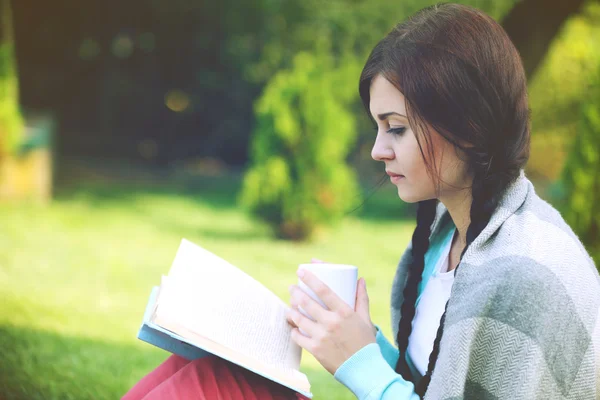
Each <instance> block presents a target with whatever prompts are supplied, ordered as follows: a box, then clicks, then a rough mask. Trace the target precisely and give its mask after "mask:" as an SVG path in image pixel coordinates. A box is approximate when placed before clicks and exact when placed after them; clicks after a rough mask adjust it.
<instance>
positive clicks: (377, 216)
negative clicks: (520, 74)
mask: <svg viewBox="0 0 600 400" xmlns="http://www.w3.org/2000/svg"><path fill="white" fill-rule="evenodd" d="M462 2H463V3H464V4H469V5H472V6H476V7H478V8H481V9H482V10H484V11H485V12H487V13H489V14H490V15H491V16H492V17H493V18H495V19H497V20H498V21H499V22H500V23H502V25H503V26H504V27H505V29H506V30H507V32H508V33H509V35H510V36H511V39H512V40H513V42H514V43H515V45H516V46H517V48H518V49H519V51H520V54H521V57H522V59H523V63H524V66H525V69H526V71H527V78H528V82H529V98H530V107H531V109H532V128H533V129H532V152H531V158H530V162H529V164H528V166H527V174H528V176H529V177H530V178H531V179H532V180H533V181H534V183H535V185H536V190H537V191H538V192H539V193H540V194H541V195H542V197H544V198H545V199H547V200H549V201H550V202H552V203H553V204H554V205H556V206H557V207H558V208H559V209H560V210H561V212H562V213H563V215H564V216H565V218H566V219H567V221H568V222H569V224H570V225H571V226H572V227H573V229H574V230H575V232H576V233H577V234H578V235H579V237H580V238H581V239H582V241H583V242H584V244H585V246H586V248H587V249H588V250H589V251H590V253H591V254H592V255H593V256H594V257H595V260H596V263H597V264H598V263H599V262H600V248H599V247H600V245H599V240H600V239H599V237H598V235H599V224H600V222H599V221H600V208H599V207H598V203H599V202H600V177H599V175H598V174H599V172H598V171H600V117H599V115H600V114H599V110H600V77H599V76H600V39H599V38H600V3H599V2H598V0H569V1H558V0H550V1H548V0H465V1H462ZM431 4H434V2H433V1H429V0H406V1H397V0H394V1H391V0H369V1H366V0H328V1H324V0H303V1H300V0H286V1H283V0H223V1H219V2H198V1H191V0H172V1H169V2H166V1H159V0H128V1H126V2H122V1H117V0H103V1H100V0H89V1H85V2H82V1H75V0H55V1H52V2H40V1H33V0H18V1H16V0H0V12H1V14H0V220H1V221H2V224H0V235H1V237H2V240H1V241H0V298H2V299H3V307H1V308H0V346H1V347H2V348H3V349H4V352H3V357H2V360H0V398H2V399H24V398H26V399H42V398H57V399H59V398H60V399H84V398H86V399H87V398H89V399H92V398H93V399H113V398H118V397H120V395H122V393H123V392H124V391H125V390H126V389H127V388H129V387H130V386H131V385H132V384H133V383H135V382H136V381H137V380H138V379H140V378H141V376H143V375H144V374H145V373H147V372H148V371H149V370H150V369H152V368H153V367H154V366H156V364H157V363H158V362H160V361H161V360H162V359H164V356H165V354H164V352H161V351H160V350H157V349H154V348H152V347H151V346H148V345H144V344H143V343H139V342H138V341H137V340H136V339H135V335H136V333H137V329H138V327H139V321H140V319H141V314H142V310H143V308H144V306H145V304H146V300H147V298H146V296H147V295H148V293H149V290H150V287H151V286H152V285H155V284H156V283H157V281H158V279H159V276H160V274H164V273H166V271H167V270H168V266H169V265H170V263H171V261H172V257H173V255H174V252H175V249H176V246H177V245H178V243H179V240H180V239H181V237H182V236H184V237H187V238H188V239H190V240H192V241H195V242H197V243H199V244H201V245H204V246H206V247H207V248H208V249H210V250H212V251H214V252H215V253H217V254H220V255H222V256H223V257H225V258H227V259H228V260H230V261H231V262H233V263H234V264H236V265H238V266H240V267H241V268H243V269H245V270H246V271H247V272H248V273H250V274H251V275H252V276H255V277H256V278H257V279H259V280H260V281H261V282H263V283H264V284H265V285H266V286H267V287H269V288H270V289H272V290H273V291H274V292H275V293H277V294H278V295H280V296H281V297H282V298H286V296H287V292H286V289H287V286H288V285H289V284H290V283H293V282H294V281H295V275H294V271H295V268H296V266H297V264H298V263H302V262H307V261H308V260H309V259H310V258H311V257H316V258H321V259H325V260H332V261H336V262H342V263H350V264H356V265H359V266H360V267H361V271H363V272H362V273H363V274H364V276H365V277H366V280H367V282H368V287H369V290H370V291H369V293H370V298H371V308H372V310H371V311H372V316H373V319H374V320H375V321H377V322H378V323H379V324H380V326H381V327H382V329H383V330H384V331H385V332H387V333H388V335H389V332H391V328H390V326H389V290H390V287H391V278H392V276H393V270H394V268H393V266H394V265H395V264H396V263H397V261H398V257H399V256H400V254H401V252H402V250H403V249H404V248H405V246H406V244H407V243H408V241H409V240H410V235H411V233H412V229H413V227H414V214H413V211H414V208H413V206H411V205H407V204H403V203H402V202H401V201H399V199H398V198H397V193H396V191H395V189H394V188H393V187H392V186H391V185H385V186H382V187H381V188H379V189H378V190H376V191H373V189H374V188H377V187H378V185H377V182H378V181H379V180H380V178H381V177H382V175H383V168H382V166H381V165H378V163H375V162H373V161H372V160H371V159H370V151H371V146H372V144H373V139H374V133H373V128H372V125H371V122H370V121H369V119H368V117H367V114H366V113H365V110H364V108H363V106H362V104H361V102H360V99H359V97H358V93H357V86H358V76H359V73H360V69H361V67H362V65H363V63H364V61H365V59H366V57H367V55H368V53H369V52H370V50H371V49H372V47H373V46H374V45H375V44H376V42H377V41H378V40H379V39H381V38H382V37H383V36H384V35H385V34H386V33H387V32H388V31H389V30H390V29H391V28H392V27H393V26H394V25H395V24H396V23H398V22H399V21H401V20H402V19H404V18H406V17H407V16H409V15H410V14H412V13H414V12H415V11H417V10H419V9H420V8H423V7H425V6H428V5H431ZM37 200H42V201H41V202H42V203H44V205H42V206H40V205H39V204H38V203H40V202H39V201H37ZM365 200H366V201H365ZM256 217H258V218H256ZM273 234H275V235H273ZM282 239H286V240H282ZM287 239H294V241H290V240H287ZM299 239H304V240H303V241H300V240H299ZM307 239H310V240H307ZM32 277H35V278H32ZM283 282H285V283H283ZM303 368H304V370H305V371H306V372H307V374H308V375H309V377H310V379H311V382H312V383H313V387H314V393H315V396H316V398H326V399H350V398H352V397H351V396H350V394H349V392H348V391H346V390H345V389H344V388H343V387H341V385H340V384H338V383H337V382H335V381H334V380H333V378H332V377H331V376H330V375H329V374H327V373H326V372H324V371H323V370H322V369H321V368H320V367H319V365H318V363H317V362H316V361H315V360H314V359H313V358H312V357H310V356H309V355H307V354H306V353H305V357H304V358H303ZM115 376H116V377H117V378H115Z"/></svg>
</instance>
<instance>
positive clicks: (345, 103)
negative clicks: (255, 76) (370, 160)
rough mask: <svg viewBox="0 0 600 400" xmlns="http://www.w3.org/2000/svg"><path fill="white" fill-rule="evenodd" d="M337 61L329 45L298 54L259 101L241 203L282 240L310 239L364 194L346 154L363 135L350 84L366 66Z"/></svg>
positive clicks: (324, 40)
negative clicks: (359, 133)
mask: <svg viewBox="0 0 600 400" xmlns="http://www.w3.org/2000/svg"><path fill="white" fill-rule="evenodd" d="M325 37H326V36H323V37H321V40H320V41H321V42H326V39H324V38H325ZM338 61H339V63H336V60H335V58H334V57H333V56H332V55H331V50H330V48H329V47H328V46H326V45H325V46H322V47H321V48H320V49H317V50H316V51H315V52H312V53H306V52H301V53H299V54H297V55H296V56H295V57H294V59H293V64H292V67H291V68H289V69H286V70H281V71H279V72H278V73H277V74H276V75H275V76H274V77H273V78H272V79H271V80H270V81H269V83H268V84H267V86H266V88H265V90H264V92H263V94H262V96H261V97H260V98H259V100H258V101H257V103H256V114H257V118H258V121H257V126H256V129H255V132H254V137H253V142H252V148H251V155H250V157H251V160H252V166H251V167H250V169H249V170H248V172H247V174H246V176H245V179H244V185H243V191H242V193H241V202H242V204H244V205H245V206H247V207H248V208H250V209H251V210H252V211H253V212H254V213H255V214H256V215H257V216H258V217H260V218H262V219H263V220H265V221H266V222H267V223H268V224H270V225H271V227H272V228H273V229H274V231H275V233H276V234H277V236H279V237H282V238H288V239H296V240H302V239H307V238H309V237H310V236H311V234H312V233H313V231H314V230H315V228H317V227H319V226H321V225H324V224H328V223H335V222H336V221H338V220H339V219H340V217H341V216H342V215H343V214H344V213H345V212H347V211H349V207H351V206H352V205H353V204H354V203H355V202H356V201H357V200H358V188H357V184H356V178H355V175H354V172H353V170H352V169H351V168H350V167H349V166H348V165H347V164H346V158H347V156H348V153H349V151H350V149H351V148H352V146H353V145H354V142H355V139H356V128H355V125H354V122H355V119H354V118H353V116H352V115H351V111H350V109H349V105H350V103H351V102H352V100H353V98H354V97H355V93H354V92H355V90H354V87H353V86H350V85H348V84H347V82H349V81H352V80H353V79H355V77H356V76H357V74H358V73H359V64H358V63H356V62H355V60H353V59H341V60H338ZM336 64H337V65H336Z"/></svg>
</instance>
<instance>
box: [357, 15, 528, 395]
mask: <svg viewBox="0 0 600 400" xmlns="http://www.w3.org/2000/svg"><path fill="white" fill-rule="evenodd" d="M377 75H382V76H383V77H384V78H386V79H387V80H388V81H389V82H391V83H392V84H393V85H394V86H395V87H396V88H397V89H398V90H399V91H400V92H402V94H403V95H404V97H405V102H406V111H407V117H408V121H409V124H410V125H411V127H413V132H415V135H416V137H417V140H418V142H419V147H420V148H421V153H422V155H423V157H424V160H425V162H426V166H427V170H428V172H429V174H430V175H431V176H432V177H434V178H436V179H437V182H438V184H439V170H438V168H437V166H436V161H435V158H434V150H433V147H432V145H431V143H432V142H431V130H434V131H435V132H437V133H439V134H440V135H441V136H442V137H443V138H444V139H445V140H447V141H448V142H450V143H452V144H453V145H454V146H455V147H456V149H457V150H458V153H459V154H462V155H464V157H465V161H466V163H467V167H468V170H469V173H470V174H471V176H472V177H473V185H472V187H471V192H472V204H471V211H470V218H471V222H470V225H469V228H468V230H467V243H466V247H465V249H464V250H463V253H462V254H461V258H462V255H464V254H465V252H466V250H467V248H468V247H469V245H470V244H471V243H472V242H473V240H474V239H475V238H476V237H477V236H478V235H479V234H480V233H481V231H482V230H483V229H484V228H485V227H486V225H487V224H488V222H489V220H490V218H491V216H492V214H493V212H494V210H495V209H496V207H497V205H498V201H499V199H500V197H501V195H502V194H503V193H504V191H505V190H506V188H507V187H508V186H509V184H510V183H511V182H512V181H513V180H514V179H516V178H517V177H518V176H519V174H520V171H521V169H522V168H524V166H525V164H526V162H527V159H528V158H529V137H530V117H529V116H530V110H529V106H528V100H527V82H526V77H525V72H524V70H523V66H522V62H521V59H520V57H519V54H518V52H517V50H516V48H515V47H514V45H513V43H512V42H511V40H510V38H509V37H508V35H507V34H506V32H505V31H504V29H503V28H502V27H501V26H500V25H499V24H498V23H497V22H496V21H494V20H493V19H492V18H491V17H490V16H488V15H486V14H485V13H483V12H482V11H480V10H478V9H475V8H473V7H469V6H464V5H459V4H452V3H438V4H436V5H433V6H430V7H427V8H424V9H422V10H420V11H418V12H417V13H416V14H414V15H413V16H412V17H410V18H409V19H407V20H406V21H404V22H402V23H400V24H398V25H397V26H396V27H395V28H394V29H393V30H392V31H391V32H390V33H389V34H388V35H387V36H386V37H385V38H383V39H382V40H381V41H380V42H379V43H378V44H377V45H376V46H375V48H374V49H373V50H372V52H371V54H370V56H369V58H368V59H367V62H366V65H365V66H364V69H363V71H362V74H361V77H360V83H359V92H360V96H361V99H362V101H363V104H364V106H365V108H366V109H367V112H369V103H370V95H369V90H370V86H371V82H372V80H373V78H375V77H376V76H377ZM369 116H370V114H369ZM423 142H424V143H425V146H423V145H422V144H423ZM425 153H427V156H425ZM436 205H437V200H435V199H434V200H426V201H422V202H420V203H419V207H418V210H417V227H416V229H415V231H414V233H413V236H412V264H411V266H410V269H409V271H408V278H407V282H406V286H405V288H404V292H403V295H404V301H403V303H402V305H401V318H400V323H399V327H398V336H397V342H398V348H399V351H400V357H399V359H398V363H397V365H396V371H397V372H398V373H400V374H401V375H402V376H403V378H404V379H406V380H409V381H410V380H412V379H411V373H410V370H409V367H408V365H407V363H406V360H405V356H406V351H407V348H408V337H409V336H410V333H411V330H412V320H413V317H414V315H415V301H416V298H417V286H418V284H419V282H420V281H421V276H422V274H423V269H424V256H425V253H426V252H427V249H428V248H429V240H430V235H431V225H432V223H433V221H434V219H435V210H436ZM459 266H460V265H459ZM457 269H458V268H457ZM455 274H456V270H455ZM445 316H446V312H444V315H443V316H442V318H441V321H440V327H439V330H438V332H437V337H436V339H435V343H434V347H433V351H432V353H431V356H430V359H429V366H428V369H427V373H426V374H425V376H424V377H423V379H421V381H420V382H418V383H417V384H416V391H417V393H418V394H419V395H420V396H424V394H425V392H426V391H427V387H428V385H429V382H430V380H431V375H432V373H433V369H434V367H435V363H436V360H437V356H438V354H439V350H440V349H439V347H440V340H441V337H442V335H443V329H444V320H445Z"/></svg>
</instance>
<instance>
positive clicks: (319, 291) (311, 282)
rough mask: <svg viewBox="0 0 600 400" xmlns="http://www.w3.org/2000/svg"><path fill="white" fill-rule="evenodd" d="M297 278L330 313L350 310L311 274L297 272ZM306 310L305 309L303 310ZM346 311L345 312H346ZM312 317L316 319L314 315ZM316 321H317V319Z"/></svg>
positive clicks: (304, 270) (303, 271) (302, 270)
mask: <svg viewBox="0 0 600 400" xmlns="http://www.w3.org/2000/svg"><path fill="white" fill-rule="evenodd" d="M298 277H299V278H300V280H301V281H302V282H304V283H305V284H306V286H308V287H309V289H311V290H312V291H313V292H314V293H315V294H316V295H317V297H318V298H319V299H321V301H322V302H323V303H324V304H325V305H326V306H327V308H329V309H330V310H332V311H342V310H346V309H348V308H350V307H349V306H348V304H346V302H344V300H342V299H341V298H340V297H339V296H338V295H337V294H335V292H334V291H333V290H331V288H329V286H327V285H326V284H325V283H323V282H322V281H321V280H319V278H317V277H316V276H315V275H314V274H313V273H312V272H310V271H308V270H306V269H303V268H302V269H299V270H298ZM305 310H306V309H305ZM307 311H308V310H307ZM346 311H347V310H346ZM311 315H313V314H311ZM313 317H315V318H317V316H316V315H313ZM317 321H319V319H318V318H317Z"/></svg>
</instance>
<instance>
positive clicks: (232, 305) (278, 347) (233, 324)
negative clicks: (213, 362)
mask: <svg viewBox="0 0 600 400" xmlns="http://www.w3.org/2000/svg"><path fill="white" fill-rule="evenodd" d="M287 308H288V305H287V304H286V303H284V302H283V301H282V300H281V299H280V298H279V297H277V296H276V295H275V294H274V293H273V292H271V291H270V290H269V289H267V288H266V287H265V286H263V285H262V284H261V283H259V282H258V281H256V280H255V279H254V278H252V277H251V276H249V275H247V274H246V273H245V272H243V271H241V270H240V269H238V268H236V267H235V266H233V265H231V264H230V263H228V262H227V261H225V260H223V259H221V258H220V257H218V256H216V255H214V254H213V253H211V252H209V251H207V250H205V249H203V248H201V247H200V246H197V245H195V244H193V243H191V242H190V241H188V240H186V239H183V240H182V241H181V244H180V246H179V249H178V251H177V254H176V256H175V260H174V261H173V264H172V266H171V269H170V271H169V273H168V275H167V276H163V277H162V280H161V283H160V286H158V287H155V288H154V289H153V290H152V293H151V295H150V300H149V301H148V306H147V307H146V312H145V315H144V320H143V322H142V326H141V328H140V331H139V333H138V338H140V339H141V340H144V341H146V342H148V343H151V344H153V345H155V346H158V347H160V348H163V349H165V350H167V351H169V352H171V353H174V354H178V355H180V356H182V357H185V358H187V359H195V358H199V357H204V356H207V355H209V354H214V355H216V356H218V357H221V358H223V359H225V360H228V361H230V362H232V363H235V364H237V365H240V366H241V367H244V368H246V369H248V370H250V371H252V372H254V373H256V374H259V375H261V376H264V377H265V378H267V379H270V380H272V381H274V382H277V383H279V384H281V385H283V386H286V387H288V388H290V389H292V390H294V391H296V392H298V393H300V394H302V395H304V396H306V397H309V398H312V394H311V393H310V383H309V382H308V378H307V377H306V375H304V374H303V373H302V372H300V370H299V369H300V358H301V355H302V349H301V348H300V347H299V346H298V345H297V344H296V343H294V342H293V341H292V339H291V327H290V326H289V325H288V323H287V321H286V318H285V311H286V309H287Z"/></svg>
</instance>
